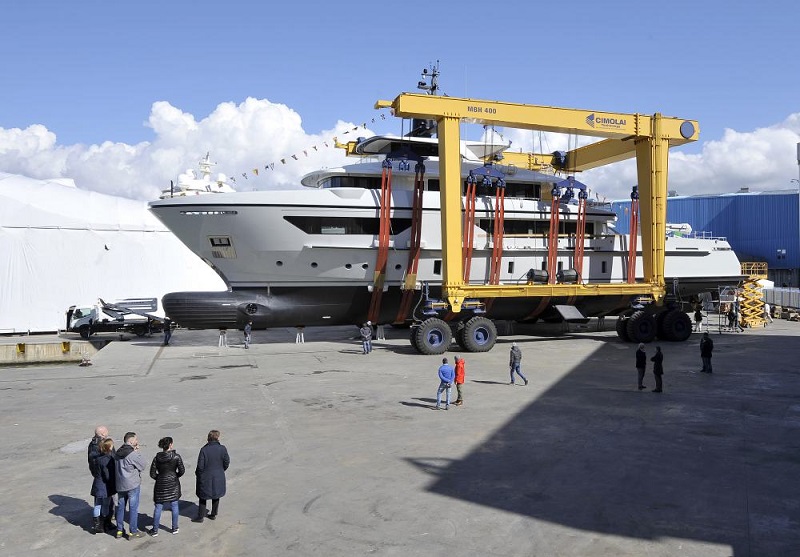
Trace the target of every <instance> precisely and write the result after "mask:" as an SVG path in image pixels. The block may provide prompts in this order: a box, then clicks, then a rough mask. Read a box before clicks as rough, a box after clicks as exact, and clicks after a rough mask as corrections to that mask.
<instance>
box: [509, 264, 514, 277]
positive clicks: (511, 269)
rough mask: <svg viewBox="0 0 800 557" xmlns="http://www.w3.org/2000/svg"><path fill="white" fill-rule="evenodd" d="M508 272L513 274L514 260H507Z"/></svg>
mask: <svg viewBox="0 0 800 557" xmlns="http://www.w3.org/2000/svg"><path fill="white" fill-rule="evenodd" d="M508 274H509V275H513V274H514V262H513V261H509V262H508Z"/></svg>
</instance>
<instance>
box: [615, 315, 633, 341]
mask: <svg viewBox="0 0 800 557" xmlns="http://www.w3.org/2000/svg"><path fill="white" fill-rule="evenodd" d="M631 313H632V311H630V310H627V311H623V312H622V313H620V314H619V315H618V316H617V324H616V329H617V336H618V337H619V338H620V340H621V341H622V342H630V341H631V339H630V338H628V318H629V317H630V315H631Z"/></svg>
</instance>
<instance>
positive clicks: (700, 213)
mask: <svg viewBox="0 0 800 557" xmlns="http://www.w3.org/2000/svg"><path fill="white" fill-rule="evenodd" d="M630 206H631V202H630V200H628V201H613V202H612V203H611V209H612V210H613V211H614V212H615V213H616V215H617V223H616V228H617V231H618V232H622V233H627V232H628V231H629V225H630ZM799 210H800V200H798V191H797V190H779V191H766V192H750V191H747V190H746V189H743V190H742V191H739V192H737V193H728V194H715V195H691V196H675V195H671V196H670V197H668V198H667V222H668V223H670V224H673V225H679V224H683V223H686V224H688V225H689V226H690V227H691V231H689V230H688V228H687V229H684V230H681V229H680V228H679V227H673V229H672V231H671V232H668V233H672V234H687V233H688V234H694V235H697V236H704V237H724V238H726V239H727V240H728V242H729V243H730V245H731V247H732V248H733V250H734V251H735V252H736V255H737V256H738V258H739V260H740V261H742V262H762V263H766V264H767V267H768V277H769V280H771V281H773V282H774V283H775V285H776V286H786V287H797V286H800V222H799V221H798V211H799Z"/></svg>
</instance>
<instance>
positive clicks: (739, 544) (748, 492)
mask: <svg viewBox="0 0 800 557" xmlns="http://www.w3.org/2000/svg"><path fill="white" fill-rule="evenodd" d="M605 340H606V341H607V340H608V339H605ZM698 340H699V339H695V338H693V339H691V340H690V341H688V342H687V343H679V344H672V343H663V344H662V349H663V351H664V353H665V356H666V358H665V370H666V374H665V377H664V380H665V392H664V393H663V394H656V393H652V392H650V389H648V390H646V391H641V392H640V391H637V390H636V388H635V381H636V379H635V373H636V372H635V370H634V369H633V368H634V366H633V350H634V348H630V350H628V349H627V348H621V347H620V346H619V343H608V342H606V343H605V344H603V345H601V347H600V348H599V349H598V350H597V351H596V352H595V353H593V354H592V355H591V356H590V357H589V358H587V359H586V360H584V361H583V362H581V363H580V364H579V365H578V366H576V367H575V368H574V369H572V370H571V372H570V373H568V374H567V375H566V376H565V377H564V378H563V379H562V380H561V381H559V382H558V383H557V384H555V385H554V386H553V387H552V388H550V389H549V390H547V391H546V392H544V393H543V394H542V395H541V396H540V397H539V398H538V399H537V400H536V401H535V402H533V403H532V404H530V405H529V406H528V407H527V408H525V409H524V410H523V411H522V412H520V413H519V414H518V415H516V416H515V417H514V418H513V419H512V420H510V421H509V422H508V423H507V424H505V425H504V426H503V427H501V428H499V429H498V431H497V433H495V434H494V435H493V436H492V437H491V438H489V439H488V441H486V442H485V443H484V444H482V445H481V446H479V447H477V448H476V449H475V450H474V451H473V452H471V453H470V454H469V455H467V456H466V457H465V458H463V459H461V460H455V461H442V460H436V459H414V460H411V462H412V463H413V464H414V465H416V466H418V467H419V468H420V469H422V470H424V471H425V472H426V473H429V474H431V475H432V476H434V477H435V480H434V482H433V484H432V485H431V486H430V491H432V492H434V493H438V494H441V495H445V496H448V497H452V498H455V499H460V500H463V501H467V502H470V503H477V504H480V505H485V506H488V507H493V508H497V509H501V510H505V511H508V512H511V513H516V514H519V515H524V516H528V517H532V518H535V519H539V520H545V521H548V522H552V523H557V524H561V525H564V526H567V527H570V528H577V529H581V530H586V531H594V532H599V533H602V534H609V535H614V536H625V537H629V538H639V539H643V540H657V539H659V538H664V537H670V538H679V539H691V540H697V541H701V542H708V543H713V544H722V545H727V546H730V547H731V548H732V549H733V554H734V555H736V556H750V555H753V556H758V555H771V556H776V555H798V554H800V482H798V481H797V478H798V477H800V451H798V448H800V403H798V402H797V401H798V398H800V373H799V372H798V371H797V370H796V368H795V365H794V362H796V361H798V359H800V346H798V343H797V342H796V339H795V338H789V337H787V338H784V337H780V336H772V337H770V336H760V337H753V336H745V335H741V336H738V335H736V336H733V335H729V336H726V337H714V340H715V343H716V344H717V349H716V350H715V357H714V370H715V373H714V375H713V376H708V375H705V374H699V373H696V372H695V371H696V370H697V369H698V368H699V350H698V347H697V342H698ZM565 348H566V347H565ZM523 350H524V348H523ZM647 351H648V355H652V353H654V348H653V345H650V346H648V348H647ZM745 351H747V358H748V361H751V362H752V361H757V358H754V351H758V352H759V353H763V355H764V356H763V362H764V366H763V367H762V368H758V369H741V368H740V367H738V366H737V364H738V362H739V361H740V360H741V358H740V356H742V355H743V354H744V353H745ZM526 354H527V355H526V358H528V360H527V361H528V362H529V363H531V364H532V362H531V359H532V358H533V354H531V352H530V351H529V352H527V353H526ZM647 382H648V385H649V386H650V388H652V386H653V379H652V375H651V374H650V367H649V366H648V377H647Z"/></svg>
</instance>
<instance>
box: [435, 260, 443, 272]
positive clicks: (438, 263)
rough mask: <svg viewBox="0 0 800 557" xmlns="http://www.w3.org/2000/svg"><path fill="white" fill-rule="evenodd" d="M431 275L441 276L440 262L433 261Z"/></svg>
mask: <svg viewBox="0 0 800 557" xmlns="http://www.w3.org/2000/svg"><path fill="white" fill-rule="evenodd" d="M433 274H434V275H441V274H442V260H441V259H435V260H434V261H433Z"/></svg>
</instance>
